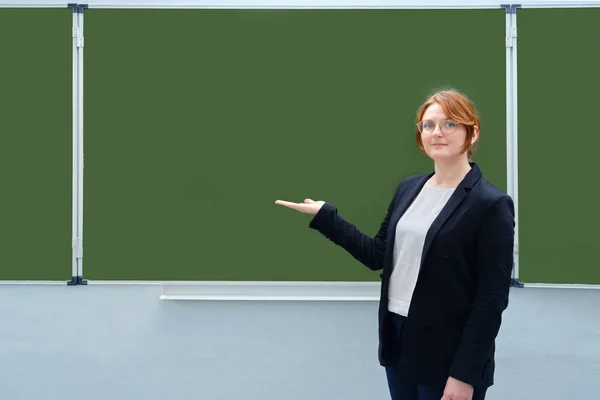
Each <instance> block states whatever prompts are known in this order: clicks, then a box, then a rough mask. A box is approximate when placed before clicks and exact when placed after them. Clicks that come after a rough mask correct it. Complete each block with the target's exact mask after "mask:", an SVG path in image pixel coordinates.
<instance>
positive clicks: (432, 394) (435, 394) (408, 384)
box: [385, 313, 486, 400]
mask: <svg viewBox="0 0 600 400" xmlns="http://www.w3.org/2000/svg"><path fill="white" fill-rule="evenodd" d="M404 319H405V317H403V316H401V315H398V314H394V313H392V321H393V327H394V333H395V335H394V337H395V338H396V340H398V341H399V340H400V338H401V336H400V335H401V333H402V326H403V324H404ZM397 348H400V346H397ZM385 372H386V375H387V381H388V387H389V389H390V395H391V396H392V400H440V399H441V398H442V396H443V394H444V388H443V387H441V388H439V387H431V386H426V385H421V384H419V383H416V382H412V381H409V380H405V379H402V378H401V377H399V376H398V374H397V373H396V371H395V370H394V368H393V367H387V368H386V369H385ZM485 392H486V391H485V390H477V389H476V390H475V391H474V392H473V399H472V400H484V399H485Z"/></svg>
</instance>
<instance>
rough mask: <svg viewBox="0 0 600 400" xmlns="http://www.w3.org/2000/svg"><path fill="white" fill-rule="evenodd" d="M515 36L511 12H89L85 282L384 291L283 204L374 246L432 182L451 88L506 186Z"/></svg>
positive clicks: (492, 171) (484, 164) (485, 159)
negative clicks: (439, 113)
mask: <svg viewBox="0 0 600 400" xmlns="http://www.w3.org/2000/svg"><path fill="white" fill-rule="evenodd" d="M504 29H505V14H504V11H503V10H500V9H498V10H460V11H457V10H453V11H450V10H446V11H440V10H436V11H433V10H138V9H135V10H106V9H90V10H88V11H86V14H85V39H86V42H85V43H86V50H85V51H86V52H85V57H86V58H85V67H84V68H85V71H84V73H85V103H84V104H85V116H86V118H85V137H86V139H85V160H86V164H85V168H86V169H85V185H84V199H85V207H84V229H85V236H84V237H85V242H84V244H85V259H84V275H85V277H86V278H88V279H106V280H129V279H132V280H275V281H276V280H299V281H315V280H319V281H321V280H323V281H328V280H334V281H357V280H359V281H362V280H376V279H378V275H377V274H375V273H373V272H370V271H369V270H367V269H366V268H365V267H363V266H362V265H360V264H359V263H358V262H357V261H355V260H354V259H353V258H351V256H349V255H347V254H346V253H345V252H344V251H343V250H342V249H340V248H338V247H336V246H335V245H333V244H332V243H331V242H329V241H327V240H326V239H325V238H323V237H322V236H320V235H319V234H318V233H316V232H314V231H311V230H309V229H308V227H307V226H308V222H309V219H308V218H307V216H305V215H302V214H299V213H295V212H293V211H292V210H288V209H284V208H283V207H280V206H277V205H275V204H274V201H275V200H276V199H280V198H281V199H286V200H297V201H301V200H302V199H304V198H305V197H312V198H314V199H322V200H326V201H328V202H331V203H332V204H335V205H336V206H337V207H338V208H339V210H340V213H341V215H342V216H344V217H346V218H348V219H349V220H351V221H352V222H354V223H355V224H356V225H357V226H358V227H359V229H361V230H363V231H364V232H366V233H369V234H373V233H374V232H376V229H377V228H378V226H379V223H380V222H381V219H382V218H383V217H384V215H385V211H386V207H387V205H388V202H389V200H390V199H391V196H392V194H393V191H394V189H395V188H396V185H397V183H398V182H399V180H401V179H402V178H404V177H405V176H407V175H410V174H414V173H419V172H428V171H429V170H430V169H431V168H432V166H431V164H430V162H429V160H428V159H427V158H426V157H425V156H423V155H421V154H420V151H419V150H418V148H417V146H416V144H415V139H414V123H415V121H414V118H415V112H416V109H417V107H418V105H419V104H420V103H421V102H422V101H423V100H425V98H426V96H427V95H428V94H429V93H430V92H432V91H434V90H436V89H440V88H445V87H455V88H458V89H460V90H462V91H464V92H466V93H467V94H468V95H469V96H470V97H471V98H472V99H473V100H474V101H475V103H476V106H477V107H478V108H479V110H480V113H481V117H482V121H483V122H482V125H483V130H482V136H481V143H480V149H479V152H478V153H477V155H476V157H475V160H476V161H477V162H478V163H479V164H480V166H481V168H482V170H483V172H484V174H485V175H486V176H487V177H488V179H490V180H491V181H492V182H494V183H495V184H497V185H498V186H499V187H501V188H502V189H504V188H505V186H506V142H505V135H506V134H505V132H506V122H505V118H506V117H505V110H506V103H505V101H506V100H505V99H506V89H505V81H506V78H505V47H504ZM449 30H450V31H451V32H452V38H449V37H448V32H449Z"/></svg>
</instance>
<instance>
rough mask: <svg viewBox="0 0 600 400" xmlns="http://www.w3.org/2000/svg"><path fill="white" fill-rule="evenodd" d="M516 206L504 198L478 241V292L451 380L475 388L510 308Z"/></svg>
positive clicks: (494, 205)
mask: <svg viewBox="0 0 600 400" xmlns="http://www.w3.org/2000/svg"><path fill="white" fill-rule="evenodd" d="M514 227H515V222H514V205H513V201H512V198H511V197H510V196H508V195H503V196H501V197H500V198H498V199H496V200H495V201H494V202H493V203H492V204H491V206H490V207H489V209H488V212H487V216H486V217H485V219H484V222H483V225H482V229H481V233H480V236H479V237H478V238H477V247H476V263H477V264H476V268H477V269H476V271H477V290H476V293H475V298H474V302H473V305H472V307H471V311H470V313H469V316H468V319H467V322H466V325H465V328H464V330H463V335H462V338H461V342H460V344H459V347H458V349H457V352H456V354H455V356H454V359H453V363H452V366H451V369H450V376H452V377H453V378H455V379H458V380H460V381H463V382H466V383H469V384H471V385H473V386H475V385H476V383H477V382H479V381H480V380H481V377H482V375H483V372H484V371H485V366H486V363H487V362H488V358H489V357H490V351H491V350H492V346H493V343H494V340H495V339H496V336H497V334H498V331H499V329H500V323H501V318H502V312H503V311H504V310H505V309H506V307H507V306H508V298H509V291H510V282H511V271H512V268H513V259H514V257H513V247H514V237H515V233H514Z"/></svg>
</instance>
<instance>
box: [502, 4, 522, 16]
mask: <svg viewBox="0 0 600 400" xmlns="http://www.w3.org/2000/svg"><path fill="white" fill-rule="evenodd" d="M500 8H504V11H506V13H507V14H516V13H517V10H518V9H520V8H521V5H520V4H500Z"/></svg>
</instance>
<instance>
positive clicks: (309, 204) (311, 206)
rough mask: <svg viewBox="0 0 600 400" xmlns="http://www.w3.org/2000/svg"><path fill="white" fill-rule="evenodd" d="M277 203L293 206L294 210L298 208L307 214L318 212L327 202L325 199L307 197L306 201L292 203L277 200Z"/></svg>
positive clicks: (288, 206)
mask: <svg viewBox="0 0 600 400" xmlns="http://www.w3.org/2000/svg"><path fill="white" fill-rule="evenodd" d="M275 204H279V205H281V206H284V207H287V208H292V209H294V210H298V211H300V212H302V213H305V214H312V215H315V214H316V213H318V212H319V210H320V209H321V207H323V204H325V202H324V201H314V200H311V199H305V200H304V203H292V202H290V201H283V200H277V201H276V202H275Z"/></svg>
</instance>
